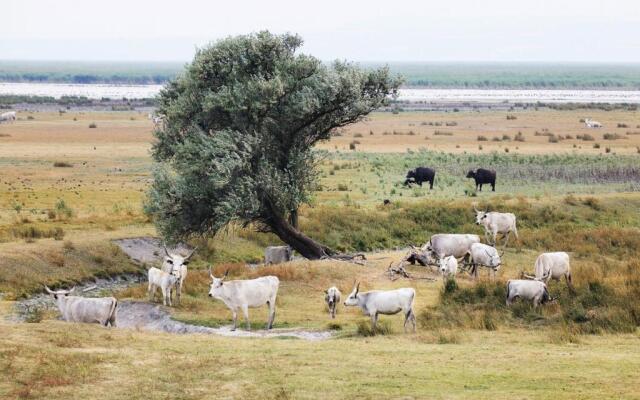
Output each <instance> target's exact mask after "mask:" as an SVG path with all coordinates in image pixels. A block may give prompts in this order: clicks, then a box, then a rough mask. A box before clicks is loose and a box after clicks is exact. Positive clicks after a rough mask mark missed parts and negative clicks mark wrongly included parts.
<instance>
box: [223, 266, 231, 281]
mask: <svg viewBox="0 0 640 400" xmlns="http://www.w3.org/2000/svg"><path fill="white" fill-rule="evenodd" d="M228 275H229V268H227V270H226V271H224V275H223V276H222V280H225V279H227V276H228Z"/></svg>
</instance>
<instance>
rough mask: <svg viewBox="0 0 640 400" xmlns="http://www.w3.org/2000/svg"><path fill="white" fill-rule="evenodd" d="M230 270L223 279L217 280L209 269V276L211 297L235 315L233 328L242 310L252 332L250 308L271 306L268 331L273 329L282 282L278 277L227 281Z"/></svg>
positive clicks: (248, 328)
mask: <svg viewBox="0 0 640 400" xmlns="http://www.w3.org/2000/svg"><path fill="white" fill-rule="evenodd" d="M228 274H229V270H227V272H225V274H224V276H223V277H222V278H216V277H215V276H213V274H212V273H211V267H209V276H210V277H211V281H212V282H211V288H210V290H209V297H213V298H215V299H218V300H222V302H223V303H224V304H225V305H226V306H227V307H229V309H230V310H231V312H232V313H233V328H232V330H234V331H235V330H236V327H237V320H238V309H240V310H242V313H243V314H244V319H245V321H246V322H247V330H251V324H250V323H249V308H250V307H251V308H256V307H261V306H263V305H265V304H267V305H268V306H269V320H268V321H267V329H271V328H272V327H273V320H274V318H275V316H276V296H277V295H278V287H279V286H280V280H279V279H278V277H276V276H263V277H261V278H256V279H249V280H237V281H225V279H226V278H227V275H228Z"/></svg>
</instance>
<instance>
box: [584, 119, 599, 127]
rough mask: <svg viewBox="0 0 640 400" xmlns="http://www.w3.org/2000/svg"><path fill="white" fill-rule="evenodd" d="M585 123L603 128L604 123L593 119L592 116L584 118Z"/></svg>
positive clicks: (588, 125) (587, 125)
mask: <svg viewBox="0 0 640 400" xmlns="http://www.w3.org/2000/svg"><path fill="white" fill-rule="evenodd" d="M584 125H585V126H586V127H587V128H602V124H601V123H600V122H598V121H594V120H592V119H590V118H586V119H585V120H584Z"/></svg>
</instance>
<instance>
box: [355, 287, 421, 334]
mask: <svg viewBox="0 0 640 400" xmlns="http://www.w3.org/2000/svg"><path fill="white" fill-rule="evenodd" d="M415 297H416V291H415V290H414V289H413V288H401V289H395V290H372V291H370V292H363V293H360V283H359V282H358V283H357V284H356V285H355V286H354V288H353V291H352V292H351V294H349V297H347V299H346V300H345V302H344V305H345V306H358V307H360V308H361V309H362V312H363V314H364V315H368V316H370V317H371V328H372V329H373V330H375V329H376V324H377V323H378V315H379V314H383V315H393V314H397V313H399V312H400V311H402V313H403V314H404V330H405V332H406V331H407V322H408V321H411V323H412V324H413V331H414V332H415V331H416V316H415V314H414V312H413V299H414V298H415Z"/></svg>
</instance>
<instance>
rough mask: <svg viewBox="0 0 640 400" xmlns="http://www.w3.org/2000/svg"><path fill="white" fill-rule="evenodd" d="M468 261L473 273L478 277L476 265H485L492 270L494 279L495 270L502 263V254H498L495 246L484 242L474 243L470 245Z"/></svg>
mask: <svg viewBox="0 0 640 400" xmlns="http://www.w3.org/2000/svg"><path fill="white" fill-rule="evenodd" d="M469 254H470V257H469V258H470V262H471V265H472V267H473V275H474V277H475V278H476V279H477V278H478V267H486V268H489V269H491V272H493V279H494V280H495V279H496V271H498V269H500V265H502V260H501V257H502V254H504V253H502V254H498V250H496V248H495V247H492V246H489V245H486V244H484V243H474V244H472V245H471V250H470V251H469Z"/></svg>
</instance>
